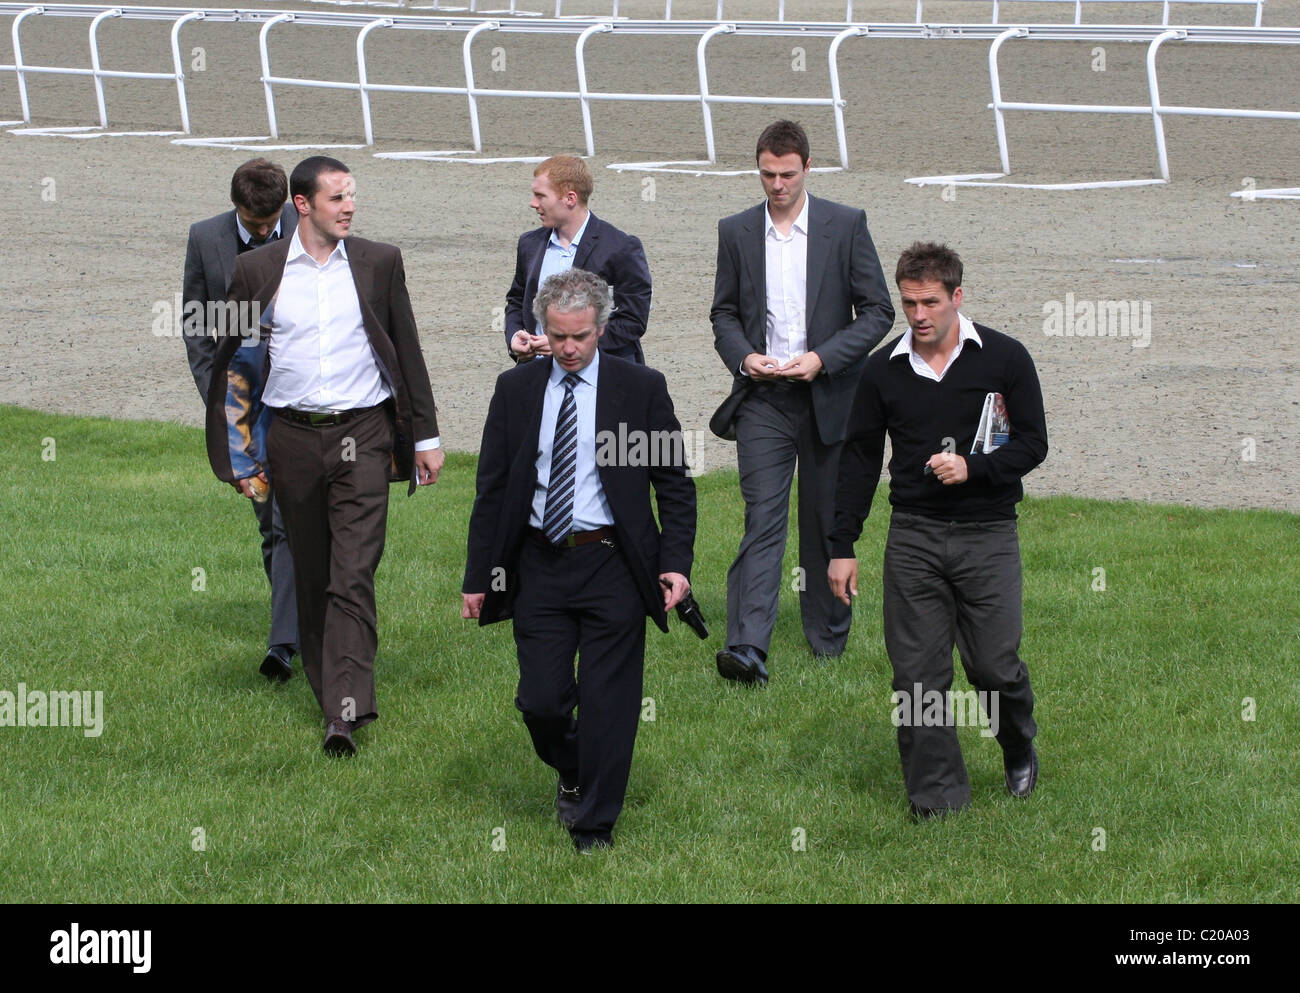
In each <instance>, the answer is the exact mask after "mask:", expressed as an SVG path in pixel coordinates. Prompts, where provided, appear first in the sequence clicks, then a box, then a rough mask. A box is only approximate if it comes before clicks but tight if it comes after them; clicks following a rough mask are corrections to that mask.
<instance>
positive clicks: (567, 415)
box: [542, 372, 578, 544]
mask: <svg viewBox="0 0 1300 993" xmlns="http://www.w3.org/2000/svg"><path fill="white" fill-rule="evenodd" d="M563 383H564V399H563V400H561V401H560V414H559V416H558V417H556V419H555V443H554V444H553V445H551V475H550V478H549V480H548V482H547V486H546V513H545V515H544V516H543V518H542V530H543V531H544V532H545V533H546V538H547V540H548V541H550V542H551V543H552V544H558V543H559V542H561V541H563V540H564V539H565V538H567V537H568V536H569V531H570V530H571V529H572V527H573V489H574V481H575V477H576V475H577V469H578V402H577V401H576V400H575V399H574V398H573V388H574V387H575V386H577V385H578V374H577V373H575V372H571V373H568V374H567V375H566V376H565V377H564V379H563Z"/></svg>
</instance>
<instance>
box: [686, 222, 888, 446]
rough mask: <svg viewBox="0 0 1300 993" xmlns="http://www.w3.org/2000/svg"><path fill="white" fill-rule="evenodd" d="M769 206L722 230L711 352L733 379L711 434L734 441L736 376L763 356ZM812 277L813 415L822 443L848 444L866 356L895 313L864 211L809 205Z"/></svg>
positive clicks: (745, 381)
mask: <svg viewBox="0 0 1300 993" xmlns="http://www.w3.org/2000/svg"><path fill="white" fill-rule="evenodd" d="M763 207H764V205H763V204H761V203H760V204H758V205H757V206H755V207H750V208H749V209H748V210H744V211H741V212H740V213H739V214H733V215H731V216H730V217H724V218H723V219H722V220H721V221H719V222H718V269H717V276H716V279H715V282H714V292H713V309H712V310H711V311H710V313H709V317H710V319H711V320H712V322H713V338H714V347H715V348H716V349H717V352H718V354H719V355H720V356H722V361H723V362H724V363H725V364H726V367H727V370H728V371H729V372H730V373H731V374H732V376H733V377H734V379H733V381H732V388H731V395H730V396H728V398H727V399H726V401H724V402H723V404H722V406H721V407H719V408H718V410H717V413H715V414H714V416H713V420H712V421H711V422H710V424H709V426H710V428H711V429H712V430H713V432H714V433H715V434H717V435H719V436H721V437H724V438H730V439H733V440H734V439H735V429H734V423H733V422H734V419H735V414H736V410H737V409H738V408H739V407H740V404H741V403H742V402H743V401H744V399H745V396H746V394H747V393H748V391H749V388H750V386H751V385H752V381H751V380H750V379H749V377H748V376H744V375H741V374H740V366H741V364H742V363H743V362H744V361H745V356H747V355H749V354H750V353H751V352H759V353H760V354H765V353H766V352H767V261H766V250H765V238H766V232H765V231H764V226H763V225H764V220H763ZM808 228H809V230H808V273H807V283H806V293H807V302H806V307H805V313H806V322H805V323H806V327H807V331H808V350H809V351H813V352H816V353H817V356H818V357H819V358H820V359H821V360H822V366H823V370H822V374H821V375H819V376H818V377H817V378H816V379H815V380H813V382H812V400H813V412H814V416H815V417H816V419H817V431H818V434H819V436H820V438H821V440H822V443H823V444H826V445H833V444H836V443H838V442H841V441H843V440H844V435H845V431H846V430H847V427H848V420H849V410H850V408H851V407H852V406H853V395H854V391H855V390H856V389H857V385H858V380H859V378H861V375H862V370H863V369H864V368H865V367H866V362H867V353H868V352H870V351H871V349H873V348H874V347H875V346H876V345H878V344H879V343H880V341H881V339H883V338H884V337H885V335H886V334H888V333H889V329H890V327H892V326H893V323H894V305H893V304H892V303H891V302H890V299H889V288H888V286H887V285H886V283H885V276H884V273H883V272H881V269H880V260H879V258H877V256H876V246H875V245H874V244H872V241H871V233H870V232H869V231H868V230H867V215H866V213H865V212H864V211H863V210H861V209H858V208H855V207H845V206H843V205H841V204H838V203H833V202H832V201H830V200H823V199H822V198H821V197H809V203H808Z"/></svg>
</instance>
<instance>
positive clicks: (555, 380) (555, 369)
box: [550, 347, 600, 389]
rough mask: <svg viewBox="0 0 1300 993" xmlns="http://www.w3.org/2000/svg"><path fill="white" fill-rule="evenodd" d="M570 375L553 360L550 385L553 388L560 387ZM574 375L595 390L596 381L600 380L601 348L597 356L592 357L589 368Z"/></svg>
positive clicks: (597, 350)
mask: <svg viewBox="0 0 1300 993" xmlns="http://www.w3.org/2000/svg"><path fill="white" fill-rule="evenodd" d="M568 374H569V371H568V370H567V369H565V368H564V366H562V365H560V363H558V362H556V361H555V359H551V377H550V384H551V385H552V386H559V385H560V383H561V382H563V381H564V377H565V376H567V375H568ZM574 375H575V376H577V377H578V379H579V381H580V382H583V383H586V384H587V385H588V386H590V387H591V388H592V389H595V387H596V381H597V380H598V379H599V378H600V348H599V347H597V348H596V354H595V355H593V356H592V357H591V362H590V363H588V365H587V368H585V369H583V370H582V371H581V372H575V373H574Z"/></svg>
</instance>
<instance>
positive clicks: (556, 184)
mask: <svg viewBox="0 0 1300 993" xmlns="http://www.w3.org/2000/svg"><path fill="white" fill-rule="evenodd" d="M593 185H594V184H593V182H592V178H591V170H590V169H589V168H587V163H586V162H584V161H583V160H582V159H580V158H577V157H576V156H573V155H555V156H552V157H551V158H549V159H547V160H546V161H545V162H543V163H541V164H540V165H539V166H538V167H537V168H536V169H534V170H533V198H532V200H531V201H529V206H530V207H532V208H533V210H535V211H537V216H538V218H539V219H540V220H541V222H542V226H541V227H540V228H537V229H536V230H534V231H529V232H528V233H526V234H524V235H523V236H521V237H520V239H519V249H518V253H517V257H516V260H515V279H514V282H513V283H511V284H510V292H509V293H507V294H506V315H505V319H506V328H505V331H506V347H507V348H508V349H509V351H510V354H511V355H512V356H513V357H514V358H515V359H516V360H517V361H524V360H527V359H532V358H536V357H537V356H538V355H549V354H550V346H549V344H548V343H547V339H546V335H545V334H544V333H543V332H542V329H541V327H540V321H538V320H537V318H535V317H534V316H533V297H535V296H536V295H537V287H539V286H541V285H542V283H544V282H546V279H547V277H549V276H553V275H555V274H556V273H557V272H564V271H565V270H566V269H571V268H572V269H585V270H586V271H587V272H594V273H595V274H596V275H598V276H600V277H601V279H603V280H605V282H606V283H608V284H609V285H610V286H612V287H613V288H614V312H613V313H612V314H611V315H610V319H609V326H608V327H607V328H606V329H605V333H604V334H603V335H602V336H601V338H600V350H601V352H603V353H604V354H605V355H617V356H619V357H620V358H625V359H631V360H632V361H633V362H644V361H645V358H644V357H643V355H642V353H641V336H642V335H643V334H645V328H646V321H647V320H648V318H649V316H650V267H649V266H648V265H647V264H646V259H645V252H644V251H643V250H642V248H641V242H640V241H639V240H638V239H636V238H634V237H633V236H632V235H629V234H624V233H623V232H622V231H620V230H619V229H618V228H616V227H614V225H612V224H607V223H606V222H604V221H602V220H601V219H600V218H599V217H597V216H596V215H595V214H593V213H592V212H591V211H590V210H588V209H587V200H588V199H589V198H590V197H591V191H592V187H593Z"/></svg>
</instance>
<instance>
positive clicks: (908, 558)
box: [883, 512, 1038, 810]
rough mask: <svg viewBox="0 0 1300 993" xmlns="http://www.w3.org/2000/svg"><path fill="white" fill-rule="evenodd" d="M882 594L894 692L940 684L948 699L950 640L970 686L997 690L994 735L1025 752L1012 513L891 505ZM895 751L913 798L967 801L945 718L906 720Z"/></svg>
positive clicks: (1027, 717) (921, 803)
mask: <svg viewBox="0 0 1300 993" xmlns="http://www.w3.org/2000/svg"><path fill="white" fill-rule="evenodd" d="M883 599H884V614H885V648H886V650H887V651H888V652H889V661H890V662H891V663H892V664H893V667H894V681H893V687H894V690H895V692H896V693H899V694H904V693H905V694H907V695H908V698H909V699H910V698H913V697H915V695H916V693H917V685H918V684H919V685H920V688H921V690H920V691H921V692H922V693H923V694H924V693H929V692H930V691H931V690H937V691H938V692H939V693H940V694H942V695H943V696H944V697H945V698H946V697H947V693H948V690H949V688H950V687H951V686H952V679H953V668H952V649H953V644H954V643H955V644H956V645H957V648H958V650H959V652H960V653H961V663H962V668H963V669H965V671H966V678H967V679H968V680H969V681H970V684H971V686H972V687H974V688H975V690H976V691H977V692H982V693H996V694H997V700H996V707H997V711H996V713H997V725H998V726H997V729H996V730H997V739H998V743H999V744H1000V745H1001V746H1002V749H1003V751H1004V752H1006V753H1008V754H1011V755H1016V756H1018V755H1023V754H1024V753H1025V751H1027V750H1028V748H1029V746H1030V743H1031V742H1032V741H1033V738H1034V735H1036V734H1037V733H1038V727H1037V725H1036V724H1035V723H1034V717H1033V712H1034V694H1033V690H1032V689H1031V688H1030V685H1029V670H1028V669H1027V668H1026V666H1025V663H1024V662H1023V661H1021V659H1020V655H1019V651H1020V637H1021V634H1022V631H1023V626H1022V622H1021V571H1020V542H1019V539H1018V537H1017V533H1016V522H1015V521H982V522H976V523H954V522H948V521H941V520H937V519H933V518H928V517H919V516H916V515H912V514H901V513H897V512H896V513H894V515H893V516H892V518H891V520H890V524H889V538H888V540H887V541H886V543H885V567H884V598H883ZM982 699H988V698H982ZM948 716H949V718H951V714H949V715H948ZM992 716H993V715H992V714H991V713H990V714H989V717H990V718H992ZM898 754H899V757H900V758H901V759H902V763H903V780H904V782H905V783H906V785H907V795H908V798H909V799H910V800H911V802H912V803H913V804H914V805H915V806H917V807H921V808H925V809H929V810H942V809H954V810H959V809H961V808H962V807H964V806H966V805H967V804H968V803H970V779H969V778H968V777H967V775H966V765H965V763H964V762H963V761H962V754H961V745H960V743H959V742H958V739H957V729H956V728H955V727H954V726H953V725H952V722H951V719H949V720H944V721H938V722H934V721H928V720H922V721H919V722H917V721H912V720H904V721H903V723H901V724H900V726H899V728H898Z"/></svg>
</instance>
